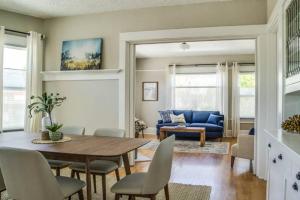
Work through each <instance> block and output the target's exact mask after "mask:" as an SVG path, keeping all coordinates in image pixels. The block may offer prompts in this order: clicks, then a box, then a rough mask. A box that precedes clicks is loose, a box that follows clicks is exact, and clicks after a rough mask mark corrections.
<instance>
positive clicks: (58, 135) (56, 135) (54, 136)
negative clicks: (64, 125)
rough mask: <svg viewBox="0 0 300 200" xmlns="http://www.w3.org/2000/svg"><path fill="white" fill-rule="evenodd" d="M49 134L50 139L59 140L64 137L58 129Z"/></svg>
mask: <svg viewBox="0 0 300 200" xmlns="http://www.w3.org/2000/svg"><path fill="white" fill-rule="evenodd" d="M49 136H50V139H51V140H52V141H58V140H61V139H62V138H61V137H62V133H61V132H59V131H57V132H49Z"/></svg>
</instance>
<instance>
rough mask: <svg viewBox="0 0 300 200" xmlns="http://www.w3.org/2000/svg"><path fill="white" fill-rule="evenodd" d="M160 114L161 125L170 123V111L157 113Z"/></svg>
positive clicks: (171, 112)
mask: <svg viewBox="0 0 300 200" xmlns="http://www.w3.org/2000/svg"><path fill="white" fill-rule="evenodd" d="M158 112H159V114H160V117H161V119H162V120H163V123H171V122H172V120H171V116H170V115H171V114H173V111H172V110H165V111H158Z"/></svg>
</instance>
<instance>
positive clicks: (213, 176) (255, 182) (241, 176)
mask: <svg viewBox="0 0 300 200" xmlns="http://www.w3.org/2000/svg"><path fill="white" fill-rule="evenodd" d="M145 137H146V138H147V139H156V137H155V136H153V135H145ZM223 141H226V142H230V146H231V144H234V143H235V142H236V139H234V138H225V139H223ZM139 152H140V153H141V154H143V155H153V153H154V152H153V151H150V150H139ZM148 166H149V162H138V163H136V165H135V166H134V167H132V172H144V171H146V170H147V169H148ZM121 172H122V173H121V174H122V176H124V170H121ZM170 181H171V182H176V183H184V184H194V185H209V186H212V193H211V200H265V199H266V192H265V191H266V182H265V181H263V180H260V179H258V178H257V177H256V176H254V175H252V174H251V173H250V172H249V160H245V159H239V158H237V159H236V161H235V165H234V168H233V169H231V167H230V155H217V154H196V153H175V155H174V161H173V169H172V176H171V180H170Z"/></svg>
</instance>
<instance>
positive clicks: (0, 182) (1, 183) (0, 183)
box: [0, 170, 5, 192]
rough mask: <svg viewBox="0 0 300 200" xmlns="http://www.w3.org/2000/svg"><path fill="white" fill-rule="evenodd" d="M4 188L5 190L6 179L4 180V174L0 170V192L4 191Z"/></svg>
mask: <svg viewBox="0 0 300 200" xmlns="http://www.w3.org/2000/svg"><path fill="white" fill-rule="evenodd" d="M3 190H5V184H4V180H3V176H2V173H1V170H0V192H2V191H3Z"/></svg>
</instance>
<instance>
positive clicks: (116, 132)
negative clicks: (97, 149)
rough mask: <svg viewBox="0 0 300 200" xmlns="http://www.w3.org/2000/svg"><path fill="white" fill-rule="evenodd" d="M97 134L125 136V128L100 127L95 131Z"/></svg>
mask: <svg viewBox="0 0 300 200" xmlns="http://www.w3.org/2000/svg"><path fill="white" fill-rule="evenodd" d="M94 135H95V136H103V137H120V138H122V137H125V130H123V129H117V128H99V129H97V130H96V131H95V132H94Z"/></svg>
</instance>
